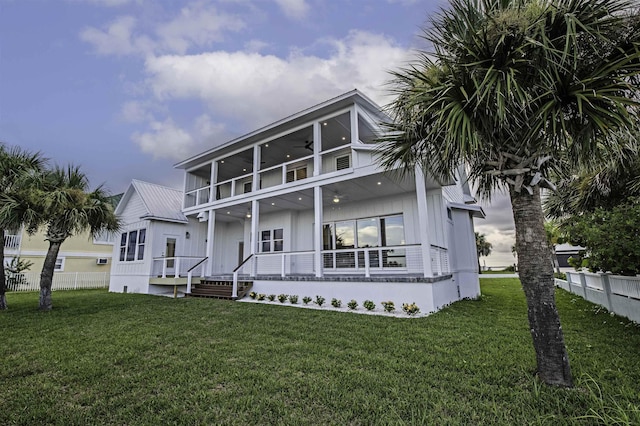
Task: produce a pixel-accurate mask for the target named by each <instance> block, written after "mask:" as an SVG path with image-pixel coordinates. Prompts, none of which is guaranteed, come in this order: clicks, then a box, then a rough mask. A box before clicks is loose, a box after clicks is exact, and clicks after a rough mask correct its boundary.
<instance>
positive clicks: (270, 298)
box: [267, 294, 276, 302]
mask: <svg viewBox="0 0 640 426" xmlns="http://www.w3.org/2000/svg"><path fill="white" fill-rule="evenodd" d="M267 299H269V301H270V302H273V301H274V300H276V295H275V294H270V295H268V296H267Z"/></svg>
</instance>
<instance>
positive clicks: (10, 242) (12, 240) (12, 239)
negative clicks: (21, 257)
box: [4, 235, 21, 250]
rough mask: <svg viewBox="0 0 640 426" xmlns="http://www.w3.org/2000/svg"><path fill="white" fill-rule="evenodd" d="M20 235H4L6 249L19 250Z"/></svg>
mask: <svg viewBox="0 0 640 426" xmlns="http://www.w3.org/2000/svg"><path fill="white" fill-rule="evenodd" d="M20 240H21V236H20V235H5V236H4V248H5V250H17V249H18V248H19V247H20Z"/></svg>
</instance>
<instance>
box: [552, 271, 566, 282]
mask: <svg viewBox="0 0 640 426" xmlns="http://www.w3.org/2000/svg"><path fill="white" fill-rule="evenodd" d="M553 276H554V277H556V278H557V279H559V280H564V281H566V280H567V274H565V273H563V272H554V273H553Z"/></svg>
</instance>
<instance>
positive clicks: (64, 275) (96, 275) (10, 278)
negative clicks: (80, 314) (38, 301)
mask: <svg viewBox="0 0 640 426" xmlns="http://www.w3.org/2000/svg"><path fill="white" fill-rule="evenodd" d="M7 287H8V289H9V291H40V273H39V272H26V273H21V274H10V275H7ZM108 287H109V273H108V272H55V273H54V274H53V285H52V286H51V290H53V291H55V290H79V289H88V288H108Z"/></svg>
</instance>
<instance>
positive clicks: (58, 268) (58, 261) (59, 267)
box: [53, 257, 64, 272]
mask: <svg viewBox="0 0 640 426" xmlns="http://www.w3.org/2000/svg"><path fill="white" fill-rule="evenodd" d="M53 270H54V271H58V272H61V271H64V257H59V258H57V259H56V265H55V266H54V267H53Z"/></svg>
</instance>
